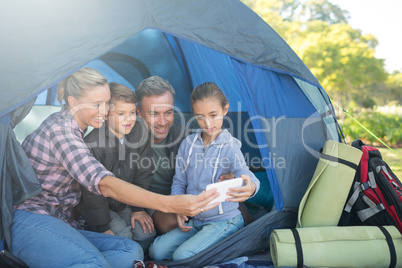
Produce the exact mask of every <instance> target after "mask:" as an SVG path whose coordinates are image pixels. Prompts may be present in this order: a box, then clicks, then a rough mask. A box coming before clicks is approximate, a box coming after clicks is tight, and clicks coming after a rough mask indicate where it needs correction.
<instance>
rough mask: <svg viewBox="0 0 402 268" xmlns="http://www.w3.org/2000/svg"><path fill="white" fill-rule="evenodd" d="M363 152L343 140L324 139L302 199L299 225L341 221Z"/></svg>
mask: <svg viewBox="0 0 402 268" xmlns="http://www.w3.org/2000/svg"><path fill="white" fill-rule="evenodd" d="M362 154H363V153H362V151H361V150H358V149H356V148H354V147H352V146H349V145H346V144H343V143H339V142H336V141H333V140H328V141H326V142H325V145H324V148H323V149H322V152H321V154H320V159H319V161H318V164H317V167H316V169H315V172H314V175H313V178H312V179H311V181H310V184H309V186H308V187H307V190H306V192H305V194H304V196H303V198H302V200H301V202H300V206H299V212H298V219H297V227H319V226H337V225H338V222H339V219H340V217H341V214H342V210H343V208H344V206H345V202H346V199H347V197H348V194H349V191H350V188H351V187H352V183H353V179H354V177H355V174H356V169H357V165H358V164H359V162H360V158H361V156H362Z"/></svg>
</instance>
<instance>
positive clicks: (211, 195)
mask: <svg viewBox="0 0 402 268" xmlns="http://www.w3.org/2000/svg"><path fill="white" fill-rule="evenodd" d="M218 196H219V193H217V192H216V189H211V190H208V191H205V192H202V193H200V194H199V195H190V194H185V195H174V196H168V197H169V198H171V199H170V200H169V201H172V202H170V205H169V207H170V208H169V210H168V211H167V212H173V213H176V214H181V215H187V216H190V217H192V216H195V215H197V214H199V213H201V212H203V211H207V210H210V209H211V208H214V207H216V206H218V205H219V203H220V202H215V203H212V204H208V203H209V202H211V201H212V200H214V199H215V198H216V197H218Z"/></svg>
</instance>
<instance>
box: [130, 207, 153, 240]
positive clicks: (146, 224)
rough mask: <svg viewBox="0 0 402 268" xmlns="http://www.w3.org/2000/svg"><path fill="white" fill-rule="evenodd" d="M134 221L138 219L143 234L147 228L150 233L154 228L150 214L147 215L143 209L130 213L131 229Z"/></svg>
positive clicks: (133, 226)
mask: <svg viewBox="0 0 402 268" xmlns="http://www.w3.org/2000/svg"><path fill="white" fill-rule="evenodd" d="M135 221H138V222H139V223H140V224H141V227H142V231H143V232H144V234H146V233H147V229H148V231H149V233H152V232H153V231H154V229H155V227H154V222H153V220H152V218H151V216H149V215H148V213H146V212H145V211H144V210H143V211H137V212H133V213H131V228H133V229H134V228H135Z"/></svg>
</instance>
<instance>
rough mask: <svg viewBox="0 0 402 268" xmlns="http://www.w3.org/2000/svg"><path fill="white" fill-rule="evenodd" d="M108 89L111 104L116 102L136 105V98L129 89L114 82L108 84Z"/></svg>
mask: <svg viewBox="0 0 402 268" xmlns="http://www.w3.org/2000/svg"><path fill="white" fill-rule="evenodd" d="M109 87H110V98H111V101H112V102H113V101H116V100H117V101H122V102H125V103H134V104H136V103H137V101H138V99H137V96H136V95H135V93H134V91H132V90H131V89H130V88H129V87H126V86H125V85H123V84H119V83H115V82H110V83H109Z"/></svg>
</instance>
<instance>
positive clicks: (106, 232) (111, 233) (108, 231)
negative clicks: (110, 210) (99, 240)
mask: <svg viewBox="0 0 402 268" xmlns="http://www.w3.org/2000/svg"><path fill="white" fill-rule="evenodd" d="M103 234H108V235H114V233H113V231H112V230H110V229H109V230H107V231H104V232H103Z"/></svg>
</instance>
